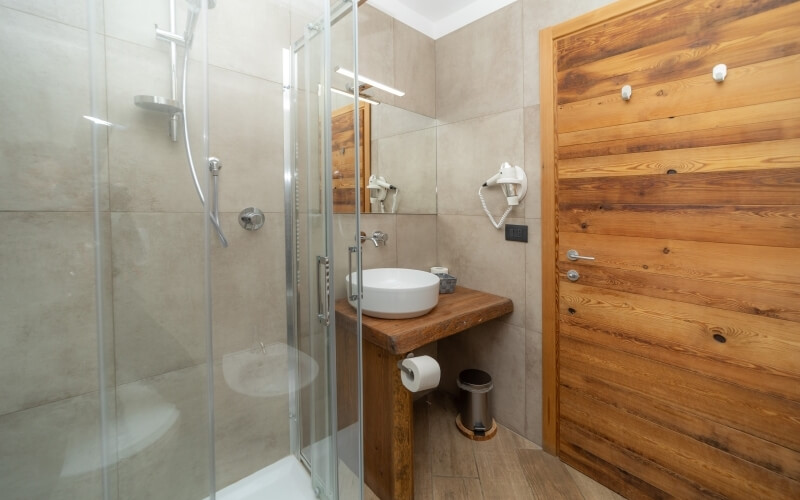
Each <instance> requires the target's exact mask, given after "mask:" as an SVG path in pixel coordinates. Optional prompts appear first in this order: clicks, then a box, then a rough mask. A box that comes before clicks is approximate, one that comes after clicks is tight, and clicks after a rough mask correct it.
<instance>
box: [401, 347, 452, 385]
mask: <svg viewBox="0 0 800 500" xmlns="http://www.w3.org/2000/svg"><path fill="white" fill-rule="evenodd" d="M401 365H402V366H403V367H405V368H407V369H408V370H409V371H410V372H411V373H410V374H409V373H408V372H407V371H406V370H401V371H400V379H401V380H402V381H403V385H404V386H406V389H408V390H409V391H411V392H419V391H424V390H427V389H433V388H434V387H436V386H438V385H439V378H440V377H441V375H442V370H441V369H440V368H439V363H437V362H436V360H435V359H433V358H432V357H430V356H417V357H414V358H406V359H404V360H403V362H402V363H401Z"/></svg>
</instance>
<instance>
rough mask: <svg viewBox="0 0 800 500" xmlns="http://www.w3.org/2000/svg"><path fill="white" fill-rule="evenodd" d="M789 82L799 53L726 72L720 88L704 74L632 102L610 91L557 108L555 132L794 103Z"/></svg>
mask: <svg viewBox="0 0 800 500" xmlns="http://www.w3.org/2000/svg"><path fill="white" fill-rule="evenodd" d="M709 69H710V68H709ZM787 78H788V79H789V80H790V81H794V82H796V81H798V79H800V55H792V56H787V57H782V58H780V59H770V60H768V61H763V62H759V63H755V64H751V65H748V66H742V67H738V68H729V72H728V78H727V79H726V80H725V83H724V84H723V85H720V84H718V83H717V82H715V81H714V80H713V79H712V78H711V77H710V75H709V74H705V75H701V76H695V77H691V78H684V79H682V80H673V81H670V82H667V83H663V84H657V85H649V86H646V87H641V88H638V89H636V90H634V94H633V97H631V100H630V101H624V100H622V98H621V97H620V95H619V93H618V92H614V93H612V94H606V95H604V96H600V97H596V98H593V99H585V100H582V101H575V102H571V103H568V104H561V105H559V106H558V110H557V118H556V119H557V120H558V133H563V132H573V131H575V130H587V129H592V128H599V127H608V126H612V125H621V124H623V123H633V122H638V121H646V120H654V119H661V118H668V117H670V116H683V115H691V114H694V113H703V112H708V111H714V110H718V109H725V108H737V107H742V106H752V105H754V104H761V103H766V102H771V101H782V100H785V99H797V98H798V97H800V85H788V84H787V82H786V79H787ZM634 99H635V100H636V105H635V106H634V105H633V104H632V103H633V102H634Z"/></svg>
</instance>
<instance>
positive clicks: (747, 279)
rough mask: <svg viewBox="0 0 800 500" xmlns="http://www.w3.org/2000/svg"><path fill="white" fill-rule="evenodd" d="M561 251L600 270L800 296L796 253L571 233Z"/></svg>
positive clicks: (562, 235) (799, 250) (562, 240)
mask: <svg viewBox="0 0 800 500" xmlns="http://www.w3.org/2000/svg"><path fill="white" fill-rule="evenodd" d="M559 247H560V249H561V252H560V253H559V260H560V261H561V262H565V263H566V262H569V261H567V259H566V255H565V254H566V252H567V250H568V249H576V250H578V253H579V254H582V255H587V256H592V257H594V258H595V259H596V260H594V261H593V263H595V264H597V265H598V266H603V267H614V268H618V269H628V270H636V271H645V272H649V273H656V274H667V275H670V276H680V277H685V278H695V279H705V280H709V281H716V282H722V283H731V284H740V285H748V286H751V287H756V288H766V289H770V290H783V291H787V292H790V293H797V292H798V291H800V266H798V265H797V263H798V262H800V248H785V247H767V246H756V245H731V244H728V243H713V242H704V241H689V240H676V239H655V238H635V237H630V236H609V235H599V234H582V233H572V232H562V233H560V240H559Z"/></svg>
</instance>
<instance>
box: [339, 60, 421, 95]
mask: <svg viewBox="0 0 800 500" xmlns="http://www.w3.org/2000/svg"><path fill="white" fill-rule="evenodd" d="M336 72H337V73H339V74H340V75H342V76H346V77H347V78H355V75H354V74H353V72H352V71H350V70H349V69H344V68H343V67H341V66H336ZM358 82H359V83H366V84H367V85H372V86H373V87H375V88H376V89H381V90H383V91H385V92H389V93H390V94H394V95H396V96H398V97H402V96H404V95H406V93H405V92H403V91H402V90H397V89H396V88H393V87H390V86H388V85H384V84H382V83H381V82H376V81H375V80H372V79H371V78H367V77H366V76H361V75H358Z"/></svg>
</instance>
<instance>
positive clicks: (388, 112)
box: [370, 104, 438, 140]
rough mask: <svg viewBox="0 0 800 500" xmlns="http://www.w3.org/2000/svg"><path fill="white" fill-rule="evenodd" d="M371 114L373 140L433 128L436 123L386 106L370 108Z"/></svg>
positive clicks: (427, 118)
mask: <svg viewBox="0 0 800 500" xmlns="http://www.w3.org/2000/svg"><path fill="white" fill-rule="evenodd" d="M371 113H372V114H371V117H370V123H371V124H372V128H371V131H370V132H371V138H372V139H373V140H375V139H383V138H385V137H392V136H395V135H400V134H406V133H408V132H417V131H420V130H424V129H429V128H433V127H436V124H437V123H438V122H437V121H436V118H431V117H429V116H425V115H421V114H419V113H415V112H413V111H409V110H407V109H403V108H399V107H397V106H391V105H388V104H381V105H380V106H371Z"/></svg>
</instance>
